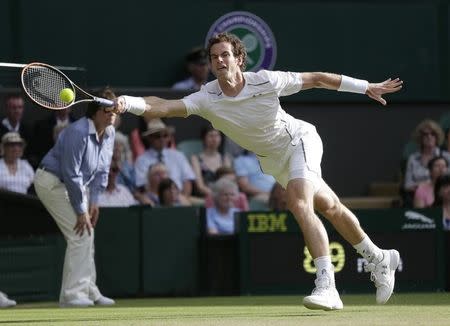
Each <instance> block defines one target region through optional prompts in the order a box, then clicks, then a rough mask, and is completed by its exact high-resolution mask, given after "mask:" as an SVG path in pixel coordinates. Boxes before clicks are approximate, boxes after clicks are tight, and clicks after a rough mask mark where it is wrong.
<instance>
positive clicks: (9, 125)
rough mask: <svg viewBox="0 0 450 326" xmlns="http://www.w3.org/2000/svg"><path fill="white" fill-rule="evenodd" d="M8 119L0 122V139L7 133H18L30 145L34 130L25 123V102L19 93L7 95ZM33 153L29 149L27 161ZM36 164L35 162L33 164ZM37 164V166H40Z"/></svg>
mask: <svg viewBox="0 0 450 326" xmlns="http://www.w3.org/2000/svg"><path fill="white" fill-rule="evenodd" d="M5 109H6V110H5V114H6V117H5V118H4V119H3V120H1V121H0V139H1V138H2V137H3V135H5V134H6V133H7V132H17V133H18V134H19V135H20V137H22V139H23V140H24V141H25V142H26V143H27V144H29V145H30V141H31V139H32V138H33V130H32V129H31V128H30V126H29V125H27V124H26V123H25V122H24V119H23V115H24V111H25V102H24V100H23V97H22V95H20V94H19V93H11V94H7V95H6V99H5ZM31 153H32V149H31V148H29V147H28V148H27V149H26V152H25V153H24V157H25V159H27V160H28V159H29V158H31V157H29V156H30V154H31ZM33 163H34V162H33ZM38 163H39V162H37V163H36V164H38Z"/></svg>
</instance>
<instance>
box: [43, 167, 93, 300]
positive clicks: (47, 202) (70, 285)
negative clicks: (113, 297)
mask: <svg viewBox="0 0 450 326" xmlns="http://www.w3.org/2000/svg"><path fill="white" fill-rule="evenodd" d="M34 187H35V190H36V193H37V195H38V197H39V199H40V200H41V201H42V203H43V204H44V206H45V208H46V209H47V210H48V212H49V213H50V215H51V216H52V217H53V219H54V220H55V222H56V224H57V225H58V227H59V229H60V230H61V232H62V233H63V235H64V238H65V239H66V243H67V248H66V255H65V258H64V269H63V277H62V284H61V293H60V297H59V301H60V302H61V303H65V302H69V301H72V300H74V299H80V298H88V299H90V300H92V301H96V300H98V299H99V298H100V296H101V294H100V291H99V290H98V288H97V286H96V284H95V282H96V277H97V275H96V270H95V262H94V232H93V231H94V230H92V232H91V235H89V234H88V233H87V232H86V231H85V232H84V234H83V236H79V235H77V234H75V231H74V229H73V228H74V226H75V223H76V221H77V215H76V213H75V211H74V209H73V207H72V205H71V204H70V201H69V196H68V193H67V189H66V186H65V185H64V183H62V182H61V181H60V180H59V179H58V178H57V177H56V176H55V175H53V174H51V173H49V172H47V171H44V170H42V169H38V170H37V171H36V175H35V179H34Z"/></svg>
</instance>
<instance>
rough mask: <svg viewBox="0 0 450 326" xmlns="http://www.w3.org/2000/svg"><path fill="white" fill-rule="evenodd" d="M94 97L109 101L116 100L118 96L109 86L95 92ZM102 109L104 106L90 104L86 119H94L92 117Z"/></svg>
mask: <svg viewBox="0 0 450 326" xmlns="http://www.w3.org/2000/svg"><path fill="white" fill-rule="evenodd" d="M92 95H94V96H97V97H102V98H106V99H108V100H115V99H116V94H114V91H113V90H112V89H111V88H110V87H109V86H107V87H105V88H103V89H101V90H99V91H97V92H93V94H92ZM102 108H103V106H101V105H99V104H98V103H95V102H90V103H89V104H88V108H87V110H86V114H85V116H86V118H90V119H92V117H93V116H94V115H95V114H96V113H97V111H98V110H100V109H102Z"/></svg>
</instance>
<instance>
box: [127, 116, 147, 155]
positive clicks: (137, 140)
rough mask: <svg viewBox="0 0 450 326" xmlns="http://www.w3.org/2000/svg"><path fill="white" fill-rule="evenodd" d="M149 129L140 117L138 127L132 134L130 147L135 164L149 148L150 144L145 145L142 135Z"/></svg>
mask: <svg viewBox="0 0 450 326" xmlns="http://www.w3.org/2000/svg"><path fill="white" fill-rule="evenodd" d="M146 129H147V123H146V122H145V120H144V118H143V117H140V118H139V120H138V127H137V128H134V129H133V130H132V131H131V132H130V147H131V153H132V156H133V162H136V159H137V158H138V157H139V156H141V155H142V154H144V152H145V150H146V149H147V148H148V144H145V143H144V140H143V139H142V133H143V132H145V131H146Z"/></svg>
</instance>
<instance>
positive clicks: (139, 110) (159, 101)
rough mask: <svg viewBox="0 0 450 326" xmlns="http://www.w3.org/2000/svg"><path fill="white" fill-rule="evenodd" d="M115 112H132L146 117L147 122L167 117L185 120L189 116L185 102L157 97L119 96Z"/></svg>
mask: <svg viewBox="0 0 450 326" xmlns="http://www.w3.org/2000/svg"><path fill="white" fill-rule="evenodd" d="M115 112H116V113H125V112H130V113H132V114H135V115H140V116H144V117H145V119H146V120H148V119H153V118H166V117H167V118H171V117H180V118H185V117H186V116H187V110H186V106H185V104H184V103H183V101H181V100H166V99H163V98H160V97H156V96H148V97H134V96H119V98H118V99H117V103H116V108H115Z"/></svg>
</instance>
